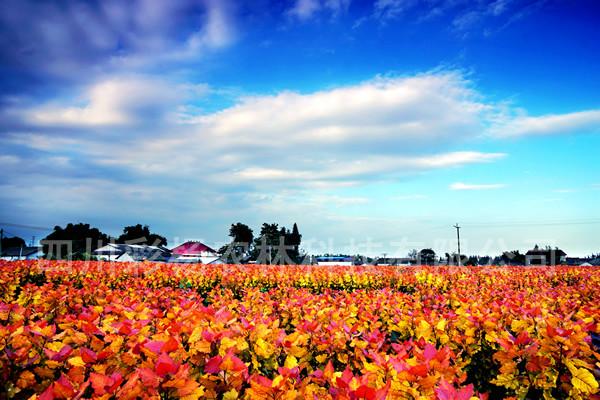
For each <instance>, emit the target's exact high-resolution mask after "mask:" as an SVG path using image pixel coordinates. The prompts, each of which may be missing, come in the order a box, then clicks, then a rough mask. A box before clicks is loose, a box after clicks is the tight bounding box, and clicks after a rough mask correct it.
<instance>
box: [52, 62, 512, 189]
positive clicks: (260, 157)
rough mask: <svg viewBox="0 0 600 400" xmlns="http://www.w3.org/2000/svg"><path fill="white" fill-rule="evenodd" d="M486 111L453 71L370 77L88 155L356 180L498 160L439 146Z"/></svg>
mask: <svg viewBox="0 0 600 400" xmlns="http://www.w3.org/2000/svg"><path fill="white" fill-rule="evenodd" d="M111 104H112V103H111ZM97 108H98V107H96V108H94V107H89V109H90V110H95V109H97ZM101 110H104V109H102V108H101ZM110 111H111V112H107V113H106V114H107V115H109V116H113V115H117V116H120V114H118V113H117V112H112V109H111V110H110ZM488 112H490V106H489V105H486V104H484V103H481V102H480V101H479V95H478V94H477V93H476V92H475V91H474V90H473V89H471V88H470V84H469V83H468V82H467V81H465V80H464V79H463V78H462V77H461V76H460V75H458V74H454V73H437V74H436V73H432V74H423V75H418V76H413V77H401V78H376V79H374V80H371V81H367V82H363V83H360V84H357V85H352V86H347V87H341V88H335V89H330V90H323V91H317V92H314V93H309V94H300V93H295V92H283V93H280V94H276V95H270V96H253V97H246V98H243V99H242V100H241V101H240V102H239V103H238V104H237V105H234V106H232V107H230V108H226V109H224V110H222V111H219V112H215V113H211V114H203V115H199V116H197V117H195V118H186V119H185V120H184V121H179V123H173V124H172V125H170V126H168V127H166V128H165V129H164V130H158V131H157V132H155V133H152V134H151V140H144V141H143V142H135V140H134V139H132V142H131V143H128V142H127V141H126V140H122V141H121V145H122V146H120V147H119V146H111V147H112V150H111V151H110V152H103V151H101V150H97V151H98V155H97V156H96V155H95V156H94V157H95V159H96V161H97V162H98V163H100V164H102V165H110V166H119V167H122V168H127V169H129V170H134V171H138V172H139V173H142V174H143V173H152V174H155V173H156V174H173V175H178V176H182V175H185V174H189V175H192V176H198V174H197V172H198V171H200V170H201V171H202V177H203V178H202V179H204V180H207V181H210V182H212V184H217V183H218V184H223V183H229V184H233V183H236V184H242V183H243V184H249V185H257V184H263V183H265V182H268V183H273V184H285V185H290V184H293V185H314V186H319V185H327V182H330V183H331V184H334V183H335V184H344V185H348V184H357V183H358V182H361V181H364V180H367V179H395V178H398V177H403V176H407V175H410V174H414V173H418V172H423V171H428V170H435V169H440V168H450V167H456V166H460V165H467V164H473V163H482V162H490V161H494V160H498V159H499V158H501V157H503V156H504V154H502V153H481V152H476V151H468V152H465V151H447V150H444V149H445V146H456V145H460V144H461V143H462V142H463V141H465V140H467V139H469V138H473V137H476V136H477V135H479V134H480V133H481V131H482V130H483V127H484V124H483V123H482V118H483V116H484V115H485V114H486V113H488ZM58 115H60V114H58ZM113 119H115V120H119V118H115V117H113ZM110 120H111V119H110V118H105V119H104V121H105V122H106V121H110ZM89 147H90V148H94V149H98V146H89ZM101 147H102V146H101ZM132 148H135V149H136V151H134V152H132V151H131V149H132Z"/></svg>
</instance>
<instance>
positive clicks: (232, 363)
mask: <svg viewBox="0 0 600 400" xmlns="http://www.w3.org/2000/svg"><path fill="white" fill-rule="evenodd" d="M220 367H221V369H222V370H223V371H231V372H241V371H244V370H246V368H247V367H246V364H244V362H243V361H242V360H240V359H239V358H237V357H236V356H234V355H233V353H231V352H229V353H227V354H226V355H225V357H223V361H221V366H220Z"/></svg>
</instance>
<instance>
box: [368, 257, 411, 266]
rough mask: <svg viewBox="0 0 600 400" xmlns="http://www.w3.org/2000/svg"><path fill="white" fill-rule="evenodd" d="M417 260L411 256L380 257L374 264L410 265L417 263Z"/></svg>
mask: <svg viewBox="0 0 600 400" xmlns="http://www.w3.org/2000/svg"><path fill="white" fill-rule="evenodd" d="M416 264H417V260H415V259H413V258H409V257H395V258H390V257H380V258H378V259H376V260H375V262H373V265H379V266H408V265H416Z"/></svg>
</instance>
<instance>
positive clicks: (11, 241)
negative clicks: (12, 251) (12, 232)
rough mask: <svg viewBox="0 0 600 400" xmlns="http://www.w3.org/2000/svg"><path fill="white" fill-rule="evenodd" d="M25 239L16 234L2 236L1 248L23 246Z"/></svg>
mask: <svg viewBox="0 0 600 400" xmlns="http://www.w3.org/2000/svg"><path fill="white" fill-rule="evenodd" d="M25 246H26V244H25V240H24V239H23V238H20V237H18V236H13V237H5V238H2V250H6V249H9V248H11V247H25Z"/></svg>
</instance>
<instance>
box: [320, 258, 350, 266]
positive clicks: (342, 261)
mask: <svg viewBox="0 0 600 400" xmlns="http://www.w3.org/2000/svg"><path fill="white" fill-rule="evenodd" d="M315 261H316V262H317V265H344V266H350V265H354V259H353V258H352V257H343V256H322V257H316V258H315Z"/></svg>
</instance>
